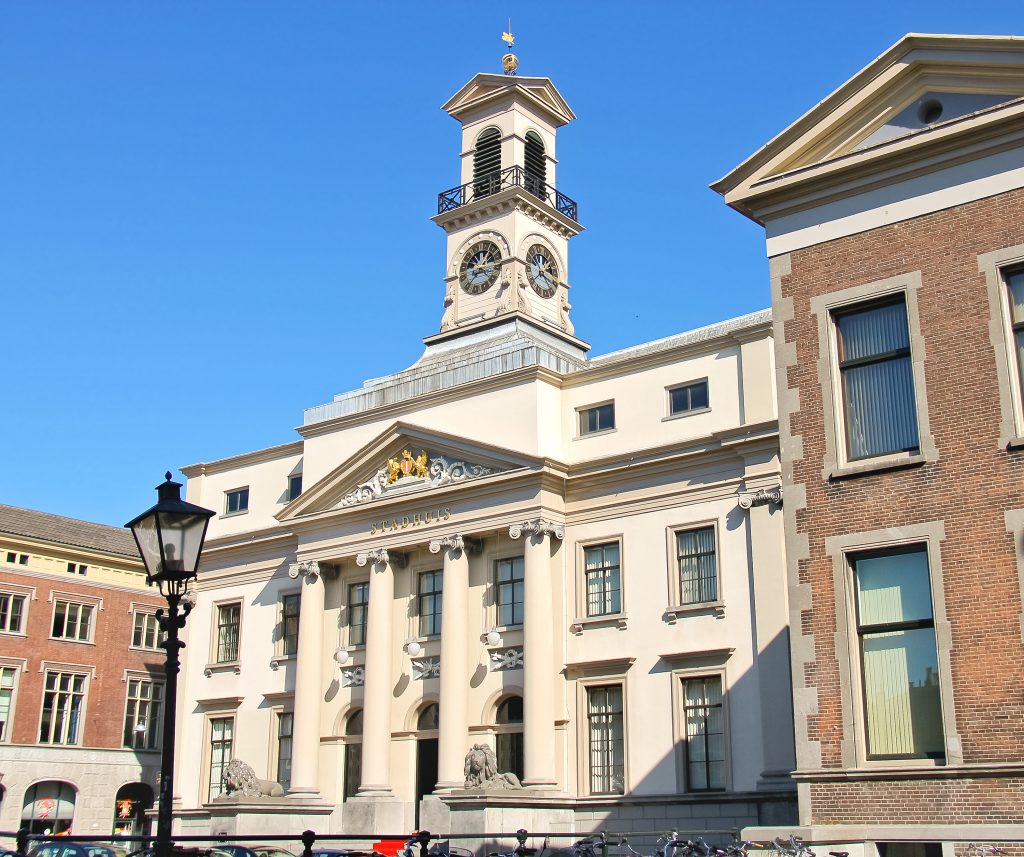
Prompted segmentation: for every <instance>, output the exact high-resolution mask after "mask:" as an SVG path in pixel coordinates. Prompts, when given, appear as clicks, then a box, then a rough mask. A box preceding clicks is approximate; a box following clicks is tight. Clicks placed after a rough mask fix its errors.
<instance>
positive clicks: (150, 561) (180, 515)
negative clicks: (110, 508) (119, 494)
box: [125, 471, 216, 596]
mask: <svg viewBox="0 0 1024 857" xmlns="http://www.w3.org/2000/svg"><path fill="white" fill-rule="evenodd" d="M165 475H166V478H167V481H166V482H164V483H163V484H162V485H158V486H157V489H156V491H157V497H158V499H157V504H156V505H155V506H153V508H151V509H149V510H148V511H146V512H143V513H142V514H141V515H139V516H138V517H137V518H135V519H134V520H133V521H129V522H128V523H127V524H125V526H126V527H131V530H132V535H133V536H135V543H136V544H137V545H138V546H139V553H140V554H142V561H143V562H144V563H145V564H146V582H147V583H156V585H157V586H158V587H159V588H160V592H161V593H162V594H163V595H165V596H166V595H170V594H177V595H182V594H184V592H185V589H186V587H187V586H188V582H189V581H190V580H193V579H195V577H196V571H197V566H198V565H199V555H200V554H201V553H202V550H203V540H204V539H205V538H206V526H207V524H208V523H209V522H210V518H212V517H213V516H214V515H215V514H216V512H211V511H210V510H209V509H204V508H202V507H201V506H195V505H193V504H192V503H186V502H185V501H184V500H182V499H181V485H180V484H179V483H178V482H172V481H171V474H170V471H168V472H167V473H166V474H165Z"/></svg>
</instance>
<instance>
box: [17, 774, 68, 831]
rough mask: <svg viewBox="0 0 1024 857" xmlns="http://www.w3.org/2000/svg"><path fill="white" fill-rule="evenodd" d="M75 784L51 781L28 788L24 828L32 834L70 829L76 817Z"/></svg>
mask: <svg viewBox="0 0 1024 857" xmlns="http://www.w3.org/2000/svg"><path fill="white" fill-rule="evenodd" d="M75 793H76V790H75V787H74V786H73V785H71V783H63V782H60V781H59V780H48V781H46V782H42V783H36V784H35V785H34V786H29V787H28V789H26V790H25V802H24V803H23V804H22V809H21V820H22V827H27V828H28V832H29V833H44V834H49V835H53V834H57V833H64V832H66V831H69V830H71V823H72V822H73V821H74V819H75Z"/></svg>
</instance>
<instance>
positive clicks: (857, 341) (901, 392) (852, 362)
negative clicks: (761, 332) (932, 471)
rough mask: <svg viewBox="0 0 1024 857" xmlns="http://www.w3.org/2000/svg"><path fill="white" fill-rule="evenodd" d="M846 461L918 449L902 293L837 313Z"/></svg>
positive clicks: (836, 332)
mask: <svg viewBox="0 0 1024 857" xmlns="http://www.w3.org/2000/svg"><path fill="white" fill-rule="evenodd" d="M832 319H833V324H834V325H835V336H836V349H837V355H836V356H837V360H838V367H839V382H840V395H841V398H842V403H841V406H842V411H843V425H844V430H845V435H846V458H847V460H849V461H857V460H861V459H865V458H873V457H876V456H881V455H891V454H893V453H899V452H917V451H918V450H919V438H918V425H917V402H916V398H915V395H914V374H913V366H912V362H911V354H910V330H909V327H908V325H907V303H906V297H905V296H904V295H903V294H899V295H896V296H889V297H887V298H885V299H883V300H878V301H871V302H869V303H866V304H857V305H854V306H852V307H843V308H841V309H837V310H834V311H833V314H832Z"/></svg>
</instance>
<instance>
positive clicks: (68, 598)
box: [46, 589, 103, 646]
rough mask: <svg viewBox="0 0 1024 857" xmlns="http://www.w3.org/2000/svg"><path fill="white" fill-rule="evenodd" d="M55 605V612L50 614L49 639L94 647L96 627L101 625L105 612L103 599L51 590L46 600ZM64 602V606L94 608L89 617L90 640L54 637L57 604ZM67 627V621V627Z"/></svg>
mask: <svg viewBox="0 0 1024 857" xmlns="http://www.w3.org/2000/svg"><path fill="white" fill-rule="evenodd" d="M46 600H47V601H49V602H50V603H51V604H52V605H53V610H52V611H51V613H50V627H49V632H48V633H49V638H50V639H51V640H59V641H60V642H62V643H77V644H78V645H82V646H94V645H96V626H97V625H98V624H99V620H100V611H101V610H103V599H102V598H100V597H99V596H96V595H83V594H81V593H79V592H65V591H63V590H60V589H51V590H50V594H49V596H48V597H47V599H46ZM59 602H63V603H64V604H69V605H70V604H77V605H79V606H80V607H82V606H85V607H92V608H93V610H92V614H91V615H90V616H89V639H87V640H78V639H74V638H71V637H55V636H53V620H54V617H55V616H56V615H57V604H58V603H59ZM79 621H81V614H79ZM66 626H67V624H66V621H65V627H66Z"/></svg>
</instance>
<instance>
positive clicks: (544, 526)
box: [508, 518, 565, 539]
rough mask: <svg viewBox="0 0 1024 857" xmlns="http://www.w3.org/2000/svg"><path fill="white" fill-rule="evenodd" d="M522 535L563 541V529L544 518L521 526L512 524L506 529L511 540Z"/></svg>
mask: <svg viewBox="0 0 1024 857" xmlns="http://www.w3.org/2000/svg"><path fill="white" fill-rule="evenodd" d="M523 533H526V534H527V535H528V536H554V537H555V538H556V539H564V538H565V527H564V526H562V525H561V524H556V523H554V522H553V521H548V520H546V519H545V518H534V519H533V520H531V521H523V522H522V523H521V524H512V526H510V527H509V528H508V534H509V536H510V537H511V538H513V539H518V538H519V537H520V536H521V535H522V534H523Z"/></svg>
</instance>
